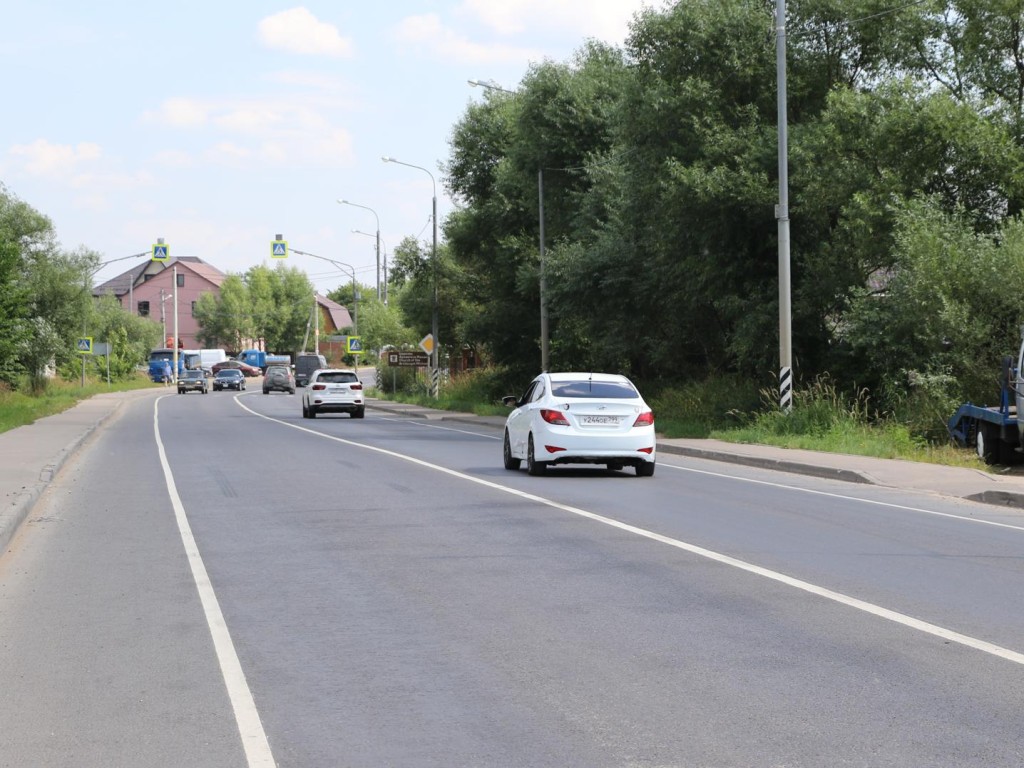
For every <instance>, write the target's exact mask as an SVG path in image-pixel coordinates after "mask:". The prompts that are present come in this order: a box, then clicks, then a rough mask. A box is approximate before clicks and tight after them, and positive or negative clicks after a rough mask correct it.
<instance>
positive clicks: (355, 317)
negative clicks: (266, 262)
mask: <svg viewBox="0 0 1024 768" xmlns="http://www.w3.org/2000/svg"><path fill="white" fill-rule="evenodd" d="M275 237H276V238H277V239H278V240H284V237H282V236H281V235H275ZM289 250H290V251H291V252H292V253H297V254H299V255H300V256H310V257H312V258H314V259H320V261H326V262H327V263H328V264H333V265H334V266H335V267H337V268H338V269H339V270H341V271H342V272H348V274H349V275H351V276H352V330H353V331H355V332H356V334H357V335H358V333H359V308H358V307H357V306H356V304H357V299H358V297H357V295H356V270H355V267H353V266H352V265H351V264H346V263H345V262H343V261H335V260H334V259H328V258H327V257H326V256H317V255H316V254H315V253H308V252H306V251H300V250H299V249H298V248H292V247H290V246H289ZM313 295H314V296H315V295H316V291H314V292H313ZM314 309H316V308H315V307H314ZM318 311H319V310H318Z"/></svg>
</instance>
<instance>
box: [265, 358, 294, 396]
mask: <svg viewBox="0 0 1024 768" xmlns="http://www.w3.org/2000/svg"><path fill="white" fill-rule="evenodd" d="M275 391H279V392H287V393H288V394H289V395H294V394H295V377H294V376H292V371H291V368H289V367H288V366H286V365H271V366H269V367H268V368H267V372H266V373H265V374H263V394H264V395H269V394H270V393H271V392H275Z"/></svg>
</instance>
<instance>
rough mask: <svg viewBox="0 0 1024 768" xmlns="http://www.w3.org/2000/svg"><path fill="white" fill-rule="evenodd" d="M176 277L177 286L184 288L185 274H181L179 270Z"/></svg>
mask: <svg viewBox="0 0 1024 768" xmlns="http://www.w3.org/2000/svg"><path fill="white" fill-rule="evenodd" d="M177 278H178V287H179V288H184V287H185V276H184V275H183V274H181V272H179V273H178V275H177Z"/></svg>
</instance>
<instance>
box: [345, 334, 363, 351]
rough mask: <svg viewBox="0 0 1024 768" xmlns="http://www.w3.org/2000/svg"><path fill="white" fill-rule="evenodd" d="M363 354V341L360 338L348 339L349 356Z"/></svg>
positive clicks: (351, 337) (350, 337) (352, 337)
mask: <svg viewBox="0 0 1024 768" xmlns="http://www.w3.org/2000/svg"><path fill="white" fill-rule="evenodd" d="M362 353H363V340H362V338H360V337H359V336H349V337H348V354H350V355H361V354H362Z"/></svg>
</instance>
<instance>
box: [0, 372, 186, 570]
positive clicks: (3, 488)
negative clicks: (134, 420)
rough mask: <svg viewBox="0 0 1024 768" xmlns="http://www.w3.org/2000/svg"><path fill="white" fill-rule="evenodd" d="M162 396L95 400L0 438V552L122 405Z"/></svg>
mask: <svg viewBox="0 0 1024 768" xmlns="http://www.w3.org/2000/svg"><path fill="white" fill-rule="evenodd" d="M167 392H168V390H167V389H165V388H163V387H160V388H154V389H139V390H132V391H130V392H111V393H108V394H102V395H96V396H94V397H91V398H89V399H88V400H83V401H82V402H80V403H79V404H78V405H76V406H75V407H74V408H70V409H69V410H67V411H64V412H63V413H58V414H56V415H54V416H47V417H46V418H43V419H39V420H38V421H36V422H35V423H34V424H27V425H26V426H24V427H18V428H16V429H12V430H9V431H7V432H0V552H2V550H4V549H5V548H6V547H7V545H8V544H9V543H10V540H11V538H12V537H13V536H14V532H15V531H17V530H18V526H20V525H21V523H22V522H24V520H25V518H26V517H28V514H29V512H30V511H31V509H32V507H33V506H34V505H35V503H36V500H37V499H38V498H39V497H40V495H42V493H43V491H45V490H46V487H47V486H48V485H49V484H50V481H51V480H53V478H54V477H55V476H56V474H57V472H59V471H60V468H61V467H63V466H64V463H65V462H66V461H67V460H68V459H69V458H70V457H71V456H72V455H73V454H74V452H75V451H76V450H78V448H79V447H80V446H81V445H82V444H83V443H84V442H85V441H86V439H88V437H89V436H90V435H91V434H92V433H93V432H94V431H95V430H96V429H97V428H98V427H99V426H101V425H102V424H103V423H105V422H106V421H107V420H108V419H109V418H110V417H111V416H113V415H114V414H115V413H116V412H117V410H118V408H120V407H121V405H122V404H123V403H125V402H128V401H129V400H133V399H138V398H140V397H153V398H156V396H157V395H162V394H166V393H167Z"/></svg>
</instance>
